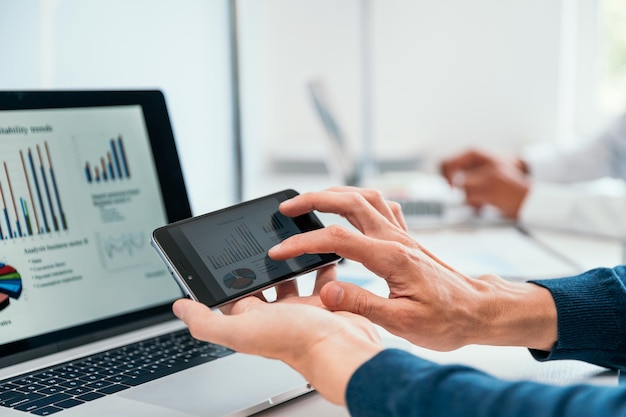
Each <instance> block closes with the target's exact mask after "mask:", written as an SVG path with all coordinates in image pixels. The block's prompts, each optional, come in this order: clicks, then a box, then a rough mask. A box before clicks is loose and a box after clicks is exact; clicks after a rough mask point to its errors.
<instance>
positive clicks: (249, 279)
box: [224, 268, 256, 290]
mask: <svg viewBox="0 0 626 417" xmlns="http://www.w3.org/2000/svg"><path fill="white" fill-rule="evenodd" d="M255 279H256V274H255V273H254V272H253V271H252V270H251V269H248V268H239V269H235V270H233V271H230V272H229V273H228V274H226V276H224V285H226V286H227V287H228V288H232V289H233V290H241V289H243V288H247V287H249V286H250V285H252V283H253V282H254V280H255Z"/></svg>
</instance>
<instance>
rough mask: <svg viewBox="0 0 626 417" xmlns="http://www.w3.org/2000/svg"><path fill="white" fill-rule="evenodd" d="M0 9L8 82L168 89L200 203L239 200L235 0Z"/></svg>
mask: <svg viewBox="0 0 626 417" xmlns="http://www.w3.org/2000/svg"><path fill="white" fill-rule="evenodd" d="M0 15H1V16H2V24H1V25H0V47H1V49H2V51H3V58H2V64H1V65H0V89H13V90H15V89H51V88H54V89H64V88H69V89H76V88H129V89H131V88H159V89H162V90H163V91H164V93H165V95H166V99H167V102H168V107H169V110H170V115H171V119H172V124H173V129H174V135H175V137H176V139H177V144H178V148H179V153H180V155H181V159H182V162H183V171H184V175H185V178H186V181H187V184H188V187H189V193H190V199H191V204H192V209H193V211H194V212H196V213H200V212H204V211H208V210H211V209H217V208H221V207H223V206H225V205H227V204H230V203H232V202H233V201H234V199H235V191H234V187H235V185H234V176H233V156H232V155H233V154H232V149H233V145H232V126H231V123H232V121H231V120H232V118H231V97H230V80H231V79H230V68H229V44H228V37H227V35H228V26H227V23H228V18H227V0H212V1H203V0H186V1H185V2H179V1H176V0H159V1H152V0H133V1H126V0H106V1H105V0H39V1H37V0H20V1H13V0H0Z"/></svg>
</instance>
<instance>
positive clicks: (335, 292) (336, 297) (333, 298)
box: [326, 284, 343, 307]
mask: <svg viewBox="0 0 626 417" xmlns="http://www.w3.org/2000/svg"><path fill="white" fill-rule="evenodd" d="M326 296H327V297H326V298H327V299H328V301H329V305H328V307H337V306H338V305H339V304H341V300H343V288H341V287H340V286H339V285H335V284H330V285H329V287H328V290H327V292H326Z"/></svg>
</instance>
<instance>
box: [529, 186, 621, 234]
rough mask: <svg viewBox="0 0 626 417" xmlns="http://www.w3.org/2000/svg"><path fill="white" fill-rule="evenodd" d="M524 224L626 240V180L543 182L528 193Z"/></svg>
mask: <svg viewBox="0 0 626 417" xmlns="http://www.w3.org/2000/svg"><path fill="white" fill-rule="evenodd" d="M519 221H520V224H522V225H526V226H534V227H546V228H552V229H562V230H570V231H576V232H583V233H591V234H598V235H603V236H610V237H616V238H620V239H626V182H624V181H622V180H616V179H609V178H605V179H602V180H596V181H589V182H580V183H572V184H555V183H547V182H539V183H535V184H533V186H532V187H531V189H530V192H529V193H528V195H527V196H526V198H525V200H524V203H523V205H522V208H521V210H520V217H519Z"/></svg>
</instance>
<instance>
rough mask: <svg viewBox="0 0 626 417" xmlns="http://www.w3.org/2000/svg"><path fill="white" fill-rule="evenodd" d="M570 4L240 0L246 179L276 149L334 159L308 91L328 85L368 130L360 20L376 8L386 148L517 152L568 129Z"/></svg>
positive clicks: (348, 122)
mask: <svg viewBox="0 0 626 417" xmlns="http://www.w3.org/2000/svg"><path fill="white" fill-rule="evenodd" d="M564 1H567V0H510V1H505V2H502V1H498V0H472V1H465V0H441V1H436V2H434V1H427V0H391V1H390V0H371V1H369V2H368V1H363V2H362V1H359V0H299V1H293V0H263V1H258V0H241V1H240V15H241V17H242V18H241V37H242V44H241V54H242V69H241V70H242V74H243V75H242V78H243V85H242V88H243V108H244V113H243V117H244V119H243V120H244V124H245V127H244V139H245V141H246V147H247V148H249V149H252V150H253V151H252V155H253V158H252V157H250V154H249V155H248V158H247V160H246V162H247V163H246V169H247V170H248V173H247V185H250V184H253V183H254V181H256V180H258V179H259V178H260V173H263V172H266V171H267V170H268V169H270V168H271V167H268V164H267V161H268V160H269V158H270V157H271V156H272V155H277V154H281V155H285V154H291V155H294V156H295V155H298V154H300V155H302V154H304V155H308V156H311V155H318V156H319V157H320V158H323V155H324V152H325V147H324V145H323V142H324V141H323V139H322V137H323V130H322V128H321V126H320V124H319V122H318V120H317V119H316V117H315V115H314V113H313V111H312V106H311V103H310V102H309V100H308V97H307V96H306V92H305V88H304V86H303V83H304V81H305V80H306V79H307V77H310V76H311V75H315V76H318V77H321V78H323V79H324V80H325V82H326V85H327V87H328V90H329V93H330V98H331V100H332V105H333V107H334V109H335V110H336V113H337V114H338V116H339V119H340V121H341V122H342V125H343V127H344V130H345V131H346V134H347V136H349V138H350V139H351V140H352V141H353V144H354V147H356V148H358V147H359V146H360V145H359V139H360V137H361V136H362V132H361V125H362V124H361V122H362V121H361V120H360V111H361V109H360V103H361V100H362V99H363V98H364V97H363V94H362V91H361V90H360V80H361V79H360V77H361V75H362V72H361V67H360V66H359V65H360V62H359V60H360V49H359V48H360V43H359V42H360V39H359V24H360V21H359V16H360V7H362V5H363V4H367V3H370V5H371V16H372V22H371V27H370V31H371V38H372V39H371V40H372V41H371V44H370V48H371V49H370V52H371V76H372V84H371V88H372V97H371V98H372V111H373V113H372V114H373V116H372V120H371V124H372V128H373V131H372V134H373V140H374V147H375V149H376V150H377V152H378V154H381V155H392V156H393V155H400V156H411V155H415V154H419V155H426V156H428V157H429V158H430V159H431V160H434V159H436V158H438V157H440V156H441V155H444V154H447V153H449V152H452V151H454V150H458V149H461V148H465V147H467V146H470V145H474V146H476V145H481V146H485V147H486V146H489V147H494V148H500V149H505V150H515V149H518V148H519V147H520V146H522V145H524V144H527V143H530V142H534V141H540V140H553V139H555V138H556V137H557V136H558V134H559V132H558V127H559V125H560V121H559V118H561V117H562V115H561V114H560V111H559V106H560V100H561V91H560V89H561V88H562V87H561V85H560V82H559V80H560V77H561V76H562V71H561V70H562V68H561V67H560V65H561V53H562V48H561V44H562V32H561V27H562V2H564Z"/></svg>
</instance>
